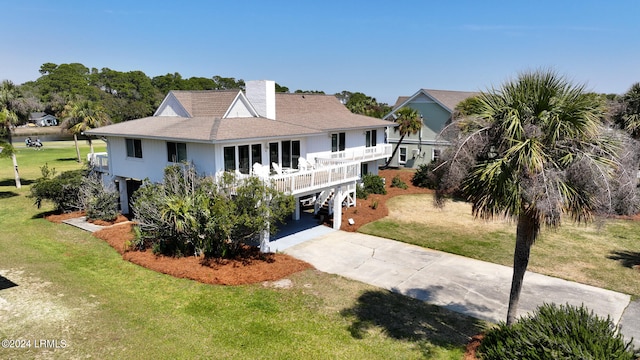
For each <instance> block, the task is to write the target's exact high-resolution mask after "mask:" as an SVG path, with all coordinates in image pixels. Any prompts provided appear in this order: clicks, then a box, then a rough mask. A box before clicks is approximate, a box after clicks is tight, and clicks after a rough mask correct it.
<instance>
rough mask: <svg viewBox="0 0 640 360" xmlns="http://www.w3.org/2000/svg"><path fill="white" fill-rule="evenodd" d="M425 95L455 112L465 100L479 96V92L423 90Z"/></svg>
mask: <svg viewBox="0 0 640 360" xmlns="http://www.w3.org/2000/svg"><path fill="white" fill-rule="evenodd" d="M422 90H423V91H424V92H425V93H427V94H428V95H429V96H431V97H432V98H433V99H434V100H435V101H437V102H439V103H440V104H442V105H444V106H446V107H447V109H449V111H451V112H453V110H454V109H455V108H456V106H457V105H458V104H459V103H460V102H461V101H463V100H465V99H467V98H470V97H472V96H476V95H479V94H480V93H479V92H473V91H451V90H431V89H422Z"/></svg>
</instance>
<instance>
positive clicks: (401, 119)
mask: <svg viewBox="0 0 640 360" xmlns="http://www.w3.org/2000/svg"><path fill="white" fill-rule="evenodd" d="M395 115H396V120H395V122H396V123H397V124H398V128H397V129H398V132H399V133H400V140H398V143H397V144H396V147H395V148H394V149H393V153H391V157H390V158H389V159H388V160H387V163H386V164H384V167H385V168H387V167H389V164H390V163H391V160H393V158H394V157H395V156H396V153H397V152H398V148H400V144H402V141H403V140H404V137H405V136H407V135H415V134H417V133H418V132H419V131H420V129H421V128H422V117H421V116H420V114H419V113H418V110H416V109H412V108H410V107H403V108H401V109H399V110H398V111H396V112H395Z"/></svg>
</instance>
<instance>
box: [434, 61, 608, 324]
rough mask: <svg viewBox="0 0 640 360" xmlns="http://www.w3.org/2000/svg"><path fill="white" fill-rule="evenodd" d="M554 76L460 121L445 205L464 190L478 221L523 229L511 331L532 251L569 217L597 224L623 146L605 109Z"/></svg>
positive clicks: (519, 85) (542, 73)
mask: <svg viewBox="0 0 640 360" xmlns="http://www.w3.org/2000/svg"><path fill="white" fill-rule="evenodd" d="M594 99H595V98H594V97H592V96H589V95H588V94H586V93H585V92H584V87H583V86H576V85H573V84H571V83H570V82H569V81H568V80H566V78H564V77H561V76H558V75H557V74H556V73H555V72H553V71H551V70H538V71H534V72H526V73H522V74H520V76H519V77H518V78H517V79H516V80H510V81H507V82H506V83H504V84H503V85H502V87H501V88H498V89H491V90H489V91H488V92H483V93H481V94H480V95H479V100H480V106H479V107H478V108H477V109H476V112H477V113H476V114H474V115H470V116H466V117H463V118H459V119H455V120H454V121H453V123H452V124H451V125H449V126H448V127H447V128H445V131H443V136H445V135H446V137H447V138H448V139H449V140H450V141H451V143H452V147H451V148H450V149H449V151H448V152H447V154H446V155H445V156H446V157H447V159H446V162H445V163H444V165H443V170H444V171H443V173H444V175H443V176H442V178H441V181H440V186H441V188H440V189H439V190H438V192H437V199H438V200H439V201H442V199H443V196H444V195H446V194H450V193H451V192H452V191H459V193H461V194H462V195H463V196H464V197H466V199H467V200H468V201H469V202H471V204H472V205H473V207H472V209H473V210H472V211H473V214H474V216H476V217H479V218H484V219H491V218H494V217H502V216H504V217H508V218H512V219H514V220H515V221H516V223H517V230H516V243H515V251H514V259H513V278H512V282H511V291H510V294H509V309H508V314H507V324H512V323H514V322H515V320H516V313H517V309H518V302H519V299H520V292H521V289H522V281H523V278H524V274H525V271H526V269H527V265H528V262H529V255H530V249H531V246H532V245H533V244H534V242H535V240H536V238H537V237H538V235H539V233H540V229H541V226H542V225H546V226H549V227H557V226H560V224H561V218H562V216H563V215H564V214H566V215H568V216H570V217H571V218H572V219H573V220H575V221H578V222H581V221H589V220H591V219H592V218H593V216H594V215H595V213H596V212H598V211H599V210H602V209H603V208H604V207H605V206H607V205H608V204H607V201H609V200H610V192H609V191H608V190H609V189H610V187H609V181H610V180H611V179H610V174H611V173H612V172H613V170H614V168H615V166H616V165H617V162H616V158H617V154H616V152H617V150H618V147H617V146H616V145H615V141H613V140H612V137H609V136H608V135H609V134H611V132H605V131H604V128H603V126H602V123H601V118H602V116H603V114H604V106H603V104H602V102H598V101H594Z"/></svg>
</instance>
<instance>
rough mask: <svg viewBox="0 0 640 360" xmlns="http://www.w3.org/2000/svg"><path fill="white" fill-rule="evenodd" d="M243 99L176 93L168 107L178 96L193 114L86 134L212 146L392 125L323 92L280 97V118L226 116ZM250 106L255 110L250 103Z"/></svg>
mask: <svg viewBox="0 0 640 360" xmlns="http://www.w3.org/2000/svg"><path fill="white" fill-rule="evenodd" d="M239 97H241V98H243V99H244V100H243V101H245V100H246V97H245V96H244V94H242V93H241V92H239V91H236V90H233V91H171V92H170V93H169V94H168V95H167V97H166V98H165V100H164V101H163V105H164V104H167V103H169V101H168V100H167V99H170V98H175V99H176V100H177V101H178V102H179V104H178V105H180V106H181V107H182V108H183V110H185V111H187V112H188V113H189V114H193V115H192V116H190V117H183V116H151V117H146V118H142V119H137V120H130V121H126V122H122V123H118V124H113V125H108V126H104V127H100V128H97V129H93V130H90V131H88V132H87V133H88V134H91V135H98V136H122V137H141V138H158V139H173V140H185V141H188V140H191V141H202V142H212V141H232V140H242V139H257V138H275V137H291V136H309V135H317V134H322V133H326V132H327V131H338V130H349V129H360V128H373V127H386V126H389V122H388V121H384V120H380V119H375V118H372V117H368V116H363V115H356V114H353V113H351V111H349V110H348V109H347V108H346V107H345V106H344V105H343V104H342V103H341V102H340V101H339V100H338V99H337V98H336V97H335V96H333V95H322V94H282V93H279V94H276V96H275V101H276V117H277V119H276V120H271V119H266V118H263V117H257V116H256V117H224V116H225V115H227V112H228V110H229V109H230V108H231V106H233V104H234V103H235V102H236V101H237V99H238V98H239ZM247 104H248V105H249V106H250V107H251V111H252V112H255V109H253V108H252V106H251V104H250V103H248V101H247ZM163 105H161V107H162V106H163ZM178 105H172V106H178ZM225 106H227V108H224V107H225ZM180 112H182V111H180Z"/></svg>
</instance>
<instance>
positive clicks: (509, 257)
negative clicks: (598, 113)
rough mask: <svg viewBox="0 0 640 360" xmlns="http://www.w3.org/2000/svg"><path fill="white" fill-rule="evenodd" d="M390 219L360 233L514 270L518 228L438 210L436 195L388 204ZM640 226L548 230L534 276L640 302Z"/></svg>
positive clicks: (613, 223)
mask: <svg viewBox="0 0 640 360" xmlns="http://www.w3.org/2000/svg"><path fill="white" fill-rule="evenodd" d="M387 206H388V207H389V216H388V217H386V218H384V219H381V220H379V221H376V222H373V223H370V224H367V225H365V226H363V227H361V228H360V231H361V232H363V233H367V234H371V235H377V236H382V237H386V238H390V239H396V240H399V241H404V242H408V243H411V244H416V245H419V246H424V247H428V248H432V249H436V250H441V251H445V252H450V253H455V254H459V255H463V256H467V257H472V258H476V259H480V260H484V261H489V262H493V263H498V264H503V265H507V266H511V265H512V264H513V250H514V244H515V223H513V222H509V221H506V220H502V221H492V222H486V221H483V220H477V219H474V218H473V217H472V216H471V206H470V205H469V204H466V203H462V202H449V203H447V205H446V206H445V208H444V209H437V208H434V207H433V198H432V195H407V196H399V197H395V198H393V199H391V200H390V201H389V202H387ZM634 265H640V222H638V221H627V220H607V221H604V222H603V221H600V222H598V223H594V224H589V225H584V224H574V223H572V222H571V221H566V222H565V223H564V224H563V226H562V227H560V228H559V229H556V230H552V229H543V230H542V233H541V235H540V237H539V238H538V240H537V242H536V244H534V246H533V248H532V251H531V258H530V262H529V268H528V269H529V270H530V271H535V272H538V273H542V274H547V275H552V276H556V277H560V278H564V279H568V280H573V281H578V282H581V283H585V284H589V285H594V286H598V287H602V288H606V289H611V290H615V291H619V292H623V293H626V294H631V295H633V296H634V297H638V296H640V271H638V269H634V268H633V266H634Z"/></svg>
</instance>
